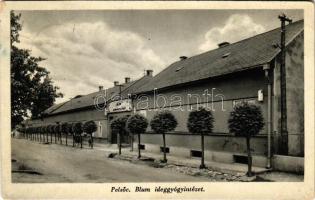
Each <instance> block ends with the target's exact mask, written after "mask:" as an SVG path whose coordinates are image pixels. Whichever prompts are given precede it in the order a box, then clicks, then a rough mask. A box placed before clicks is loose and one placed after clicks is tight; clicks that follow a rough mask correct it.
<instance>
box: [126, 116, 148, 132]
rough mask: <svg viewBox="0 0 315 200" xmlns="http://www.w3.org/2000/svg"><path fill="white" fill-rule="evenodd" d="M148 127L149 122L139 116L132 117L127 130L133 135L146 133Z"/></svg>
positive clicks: (129, 119) (128, 121)
mask: <svg viewBox="0 0 315 200" xmlns="http://www.w3.org/2000/svg"><path fill="white" fill-rule="evenodd" d="M147 127H148V120H147V119H146V118H145V117H144V116H142V115H139V114H135V115H132V116H130V117H129V118H128V120H127V129H128V130H129V132H131V133H132V134H141V133H145V131H146V129H147Z"/></svg>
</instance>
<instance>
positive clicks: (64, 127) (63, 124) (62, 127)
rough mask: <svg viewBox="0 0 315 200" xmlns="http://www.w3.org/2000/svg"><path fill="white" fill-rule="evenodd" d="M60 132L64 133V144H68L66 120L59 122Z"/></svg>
mask: <svg viewBox="0 0 315 200" xmlns="http://www.w3.org/2000/svg"><path fill="white" fill-rule="evenodd" d="M61 132H62V133H64V134H66V146H68V123H67V122H65V123H62V124H61ZM61 138H62V137H61Z"/></svg>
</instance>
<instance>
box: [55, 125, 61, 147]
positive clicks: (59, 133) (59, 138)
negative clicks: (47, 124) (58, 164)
mask: <svg viewBox="0 0 315 200" xmlns="http://www.w3.org/2000/svg"><path fill="white" fill-rule="evenodd" d="M61 131H62V130H61V124H57V125H56V133H57V139H58V140H60V144H62V139H61Z"/></svg>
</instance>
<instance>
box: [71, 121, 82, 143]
mask: <svg viewBox="0 0 315 200" xmlns="http://www.w3.org/2000/svg"><path fill="white" fill-rule="evenodd" d="M82 126H83V125H82V123H81V122H76V123H74V124H73V126H72V130H73V132H74V135H75V137H76V138H77V139H79V142H80V144H81V148H82V133H83V128H82Z"/></svg>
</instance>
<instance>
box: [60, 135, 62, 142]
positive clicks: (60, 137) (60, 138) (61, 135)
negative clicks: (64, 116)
mask: <svg viewBox="0 0 315 200" xmlns="http://www.w3.org/2000/svg"><path fill="white" fill-rule="evenodd" d="M60 144H62V133H60Z"/></svg>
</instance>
